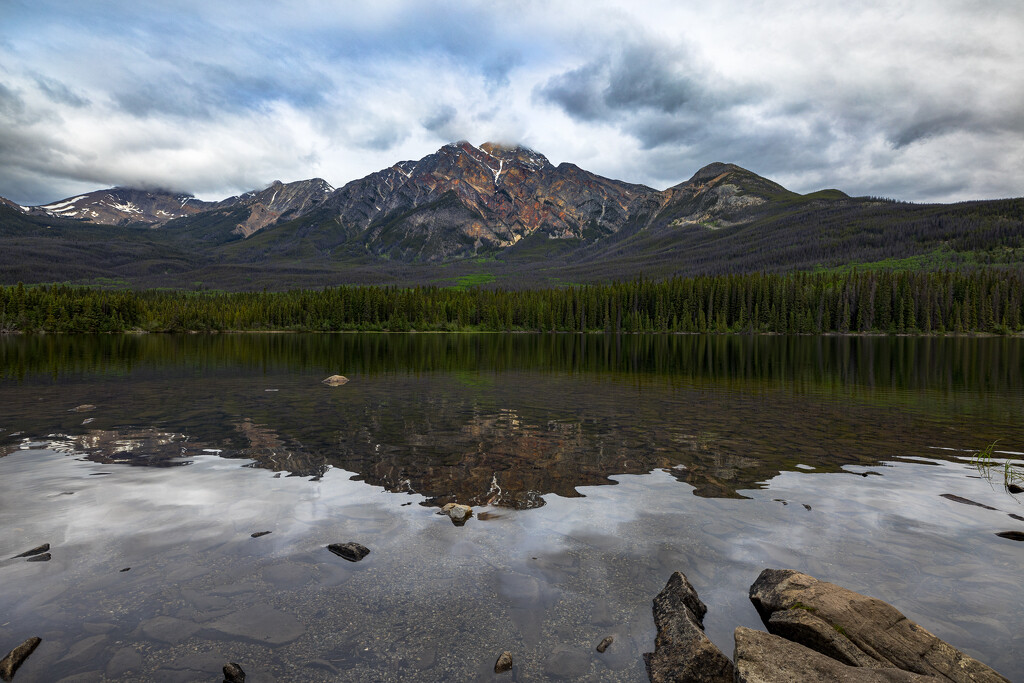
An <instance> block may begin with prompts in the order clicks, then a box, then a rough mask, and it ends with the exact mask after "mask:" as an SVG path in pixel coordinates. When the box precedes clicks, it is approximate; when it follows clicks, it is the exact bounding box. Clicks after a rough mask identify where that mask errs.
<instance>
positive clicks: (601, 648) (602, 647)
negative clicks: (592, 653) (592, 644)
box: [597, 636, 615, 653]
mask: <svg viewBox="0 0 1024 683" xmlns="http://www.w3.org/2000/svg"><path fill="white" fill-rule="evenodd" d="M614 641H615V639H614V638H612V637H611V636H608V637H607V638H605V639H604V640H602V641H601V642H600V643H598V644H597V651H598V652H602V653H603V652H604V651H605V650H607V649H608V646H609V645H611V644H612V643H613V642H614Z"/></svg>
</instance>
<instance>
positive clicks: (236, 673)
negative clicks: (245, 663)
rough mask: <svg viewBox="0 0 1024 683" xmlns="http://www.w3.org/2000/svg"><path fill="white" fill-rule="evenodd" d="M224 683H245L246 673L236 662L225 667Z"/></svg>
mask: <svg viewBox="0 0 1024 683" xmlns="http://www.w3.org/2000/svg"><path fill="white" fill-rule="evenodd" d="M224 683H245V672H244V671H242V667H240V666H238V665H237V664H235V663H234V662H228V663H227V664H225V665H224Z"/></svg>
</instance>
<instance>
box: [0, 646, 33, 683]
mask: <svg viewBox="0 0 1024 683" xmlns="http://www.w3.org/2000/svg"><path fill="white" fill-rule="evenodd" d="M41 642H43V639H42V638H29V639H28V640H26V641H25V642H24V643H22V644H21V645H19V646H18V647H16V648H14V649H13V650H11V651H10V652H8V653H7V656H6V657H4V658H3V659H2V660H0V678H2V679H3V680H5V681H9V680H11V679H12V678H14V673H15V672H16V671H17V670H18V667H19V666H21V665H22V663H23V662H24V661H25V660H26V659H28V656H29V655H30V654H32V651H33V650H35V649H36V648H37V647H39V643H41Z"/></svg>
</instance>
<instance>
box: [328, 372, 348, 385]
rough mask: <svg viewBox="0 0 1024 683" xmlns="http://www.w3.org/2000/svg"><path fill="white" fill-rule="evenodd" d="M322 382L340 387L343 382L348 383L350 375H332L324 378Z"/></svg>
mask: <svg viewBox="0 0 1024 683" xmlns="http://www.w3.org/2000/svg"><path fill="white" fill-rule="evenodd" d="M321 384H326V385H327V386H329V387H340V386H341V385H342V384H348V377H344V376H342V375H331V376H330V377H328V378H327V379H325V380H323V381H322V382H321Z"/></svg>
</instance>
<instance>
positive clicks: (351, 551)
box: [327, 541, 370, 562]
mask: <svg viewBox="0 0 1024 683" xmlns="http://www.w3.org/2000/svg"><path fill="white" fill-rule="evenodd" d="M327 549H328V550H330V551H331V552H332V553H334V554H335V555H337V556H338V557H344V558H345V559H346V560H348V561H349V562H358V561H359V560H361V559H363V558H364V557H366V556H367V555H369V554H370V549H369V548H367V547H366V546H365V545H360V544H359V543H356V542H354V541H349V542H348V543H332V544H330V545H329V546H327Z"/></svg>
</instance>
